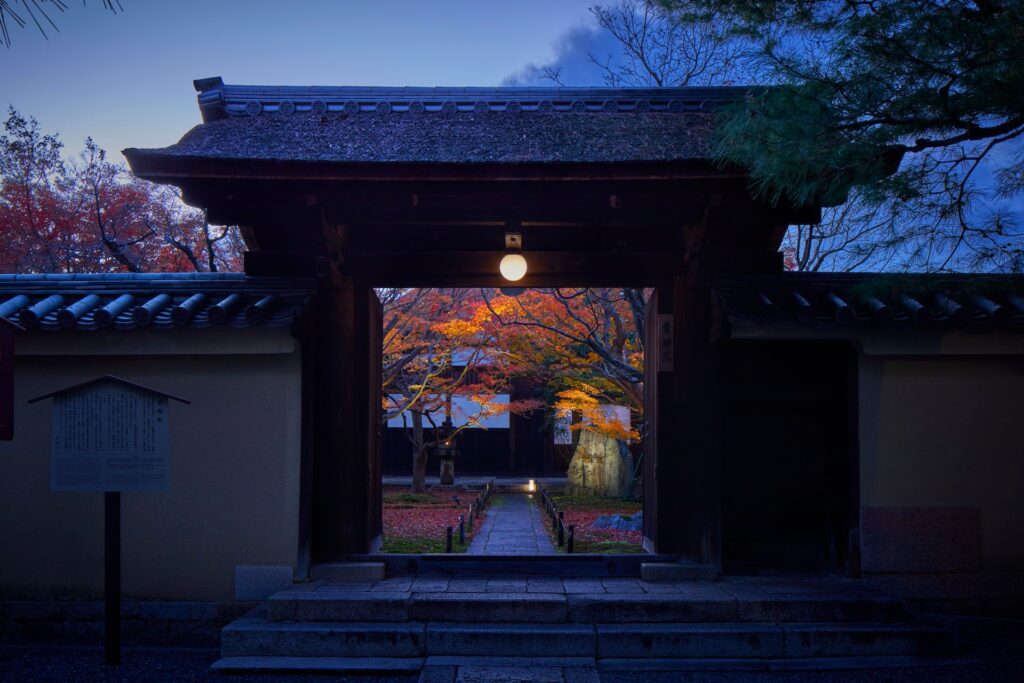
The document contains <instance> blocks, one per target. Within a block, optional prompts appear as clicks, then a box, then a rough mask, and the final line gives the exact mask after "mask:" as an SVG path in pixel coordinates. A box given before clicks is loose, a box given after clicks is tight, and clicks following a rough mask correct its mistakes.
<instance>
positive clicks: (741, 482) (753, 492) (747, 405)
mask: <svg viewBox="0 0 1024 683" xmlns="http://www.w3.org/2000/svg"><path fill="white" fill-rule="evenodd" d="M722 365H723V368H722V369H723V392H722V398H723V451H724V454H723V455H724V459H723V477H722V480H723V492H722V493H723V499H722V507H723V510H722V542H723V567H724V569H725V570H726V571H729V572H738V573H751V572H761V571H768V572H797V573H821V572H828V571H832V572H838V571H841V570H842V569H843V565H844V563H845V562H846V559H847V558H846V554H847V553H846V549H847V535H848V533H849V529H850V528H851V527H853V526H854V525H855V523H856V511H857V490H856V482H857V476H856V453H857V448H856V446H857V442H856V439H857V432H856V367H857V366H856V354H855V352H854V349H853V348H852V346H851V345H850V344H848V343H841V342H813V341H794V340H786V341H729V342H727V343H726V346H725V348H724V353H723V364H722Z"/></svg>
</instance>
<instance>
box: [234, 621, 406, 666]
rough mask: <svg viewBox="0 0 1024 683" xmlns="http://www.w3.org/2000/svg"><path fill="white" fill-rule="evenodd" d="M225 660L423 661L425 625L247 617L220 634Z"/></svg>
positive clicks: (235, 622)
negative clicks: (355, 659) (384, 659)
mask: <svg viewBox="0 0 1024 683" xmlns="http://www.w3.org/2000/svg"><path fill="white" fill-rule="evenodd" d="M220 640H221V655H222V656H223V657H320V658H325V657H327V658H339V657H340V658H353V657H355V658H368V657H369V658H377V657H390V658H394V657H421V656H423V653H424V652H425V651H426V633H425V628H424V626H423V624H415V623H397V624H396V623H392V624H387V623H351V622H345V623H336V622H280V621H268V620H266V619H265V618H263V616H262V615H259V614H253V615H247V616H246V617H243V618H241V619H238V620H236V621H234V622H233V623H231V624H228V625H227V626H225V627H224V628H223V629H222V630H221V637H220Z"/></svg>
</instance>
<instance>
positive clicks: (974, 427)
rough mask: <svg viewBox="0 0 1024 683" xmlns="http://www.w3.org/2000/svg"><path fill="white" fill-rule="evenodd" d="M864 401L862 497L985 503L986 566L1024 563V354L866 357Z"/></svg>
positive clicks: (884, 502) (883, 501)
mask: <svg viewBox="0 0 1024 683" xmlns="http://www.w3.org/2000/svg"><path fill="white" fill-rule="evenodd" d="M990 348H991V347H990ZM1013 348H1015V349H1016V350H1017V352H1018V353H1019V351H1020V349H1021V344H1020V339H1019V337H1018V338H1017V339H1016V344H1014V345H1013ZM859 402H860V453H861V457H860V473H861V492H860V496H861V504H862V505H881V506H892V505H899V506H969V507H977V508H979V509H980V513H981V515H980V516H981V549H982V568H983V569H984V570H1009V569H1024V357H1022V356H1020V355H1016V356H1013V355H988V356H980V355H941V356H922V355H901V356H896V355H885V356H871V355H862V356H861V357H860V395H859ZM950 542H951V543H954V542H955V540H954V539H950Z"/></svg>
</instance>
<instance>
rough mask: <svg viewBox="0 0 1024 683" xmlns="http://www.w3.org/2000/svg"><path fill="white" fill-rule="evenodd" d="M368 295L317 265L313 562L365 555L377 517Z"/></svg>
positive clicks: (327, 265)
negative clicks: (373, 456)
mask: <svg viewBox="0 0 1024 683" xmlns="http://www.w3.org/2000/svg"><path fill="white" fill-rule="evenodd" d="M370 294H371V290H370V288H369V287H368V286H367V285H366V284H365V283H363V282H359V281H357V280H356V279H354V278H352V277H349V276H345V275H341V274H340V273H338V271H337V270H336V269H335V268H334V266H333V265H332V264H330V262H329V261H327V259H322V260H321V261H320V262H319V264H318V274H317V292H316V304H315V308H316V318H315V334H316V337H317V339H316V343H315V345H314V350H313V352H314V354H315V361H314V363H315V371H314V373H313V375H314V377H313V382H314V388H313V395H314V399H313V400H314V417H313V421H314V425H313V511H312V512H313V515H312V516H313V520H312V543H311V545H312V548H311V551H312V552H311V555H312V559H313V562H328V561H332V560H338V559H341V558H343V557H344V556H345V555H347V554H349V553H364V552H368V551H369V550H370V545H371V543H372V541H373V540H374V539H373V537H372V536H371V534H372V533H373V529H374V528H375V527H376V526H377V525H376V524H375V522H374V520H375V519H376V517H379V514H380V511H379V510H376V511H372V510H371V507H373V506H374V505H375V504H376V505H378V506H379V500H378V497H377V496H376V495H375V491H376V489H377V488H378V487H379V484H380V482H379V481H373V471H374V468H373V466H372V465H373V463H372V460H371V457H372V454H371V452H370V451H371V450H372V447H371V443H372V438H371V435H370V433H369V431H370V430H369V428H368V426H369V425H370V424H371V422H372V418H371V415H370V414H369V412H368V411H369V410H370V403H371V401H370V400H368V396H367V394H368V393H369V394H371V395H372V394H373V392H367V387H368V386H369V382H370V381H371V377H373V376H374V375H373V373H372V371H371V370H370V367H369V366H370V358H371V349H370V348H369V340H370V334H369V327H370V319H371V318H370V311H369V305H370Z"/></svg>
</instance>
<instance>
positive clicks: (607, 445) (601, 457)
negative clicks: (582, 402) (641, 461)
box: [565, 430, 633, 496]
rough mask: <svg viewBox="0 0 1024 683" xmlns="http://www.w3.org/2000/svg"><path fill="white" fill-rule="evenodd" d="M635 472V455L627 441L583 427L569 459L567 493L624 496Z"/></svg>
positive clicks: (571, 494)
mask: <svg viewBox="0 0 1024 683" xmlns="http://www.w3.org/2000/svg"><path fill="white" fill-rule="evenodd" d="M632 471H633V456H632V454H631V453H630V452H629V449H628V448H626V445H625V444H623V443H622V442H620V441H618V440H617V439H612V438H609V437H607V436H604V435H602V434H598V433H597V432H592V431H590V430H583V431H582V432H581V433H580V442H579V444H578V445H577V446H576V451H575V452H574V453H573V455H572V460H571V461H569V472H568V473H567V475H566V476H567V477H568V483H567V484H566V487H565V492H566V493H568V494H569V495H570V496H580V495H594V496H622V495H624V494H625V493H626V487H627V486H628V484H629V476H630V474H631V473H632Z"/></svg>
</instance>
